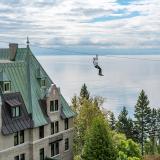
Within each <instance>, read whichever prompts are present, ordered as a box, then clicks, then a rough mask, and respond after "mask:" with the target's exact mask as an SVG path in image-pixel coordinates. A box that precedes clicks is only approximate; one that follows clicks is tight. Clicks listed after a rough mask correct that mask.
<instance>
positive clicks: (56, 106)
mask: <svg viewBox="0 0 160 160" xmlns="http://www.w3.org/2000/svg"><path fill="white" fill-rule="evenodd" d="M54 102H55V111H58V100H55V101H54Z"/></svg>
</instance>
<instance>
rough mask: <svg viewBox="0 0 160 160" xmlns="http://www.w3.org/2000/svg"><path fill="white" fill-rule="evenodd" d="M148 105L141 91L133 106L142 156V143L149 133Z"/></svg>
mask: <svg viewBox="0 0 160 160" xmlns="http://www.w3.org/2000/svg"><path fill="white" fill-rule="evenodd" d="M148 105H149V100H148V97H147V95H146V94H145V92H144V91H143V90H142V91H141V93H140V95H139V97H138V100H137V104H136V106H135V114H134V116H135V119H136V121H135V125H136V130H137V131H138V137H137V138H138V139H139V142H140V143H141V153H142V155H143V154H144V141H145V140H146V138H147V134H148V132H149V127H148V125H149V122H150V114H151V109H150V107H149V106H148Z"/></svg>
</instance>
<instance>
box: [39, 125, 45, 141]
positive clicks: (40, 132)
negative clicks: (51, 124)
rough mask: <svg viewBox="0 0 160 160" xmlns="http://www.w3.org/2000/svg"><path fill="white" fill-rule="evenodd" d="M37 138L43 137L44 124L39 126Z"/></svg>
mask: <svg viewBox="0 0 160 160" xmlns="http://www.w3.org/2000/svg"><path fill="white" fill-rule="evenodd" d="M39 138H44V126H40V127H39Z"/></svg>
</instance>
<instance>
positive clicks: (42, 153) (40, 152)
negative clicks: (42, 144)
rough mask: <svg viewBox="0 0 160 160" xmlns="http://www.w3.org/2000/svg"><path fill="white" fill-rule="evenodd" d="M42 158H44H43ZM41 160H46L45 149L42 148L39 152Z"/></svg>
mask: <svg viewBox="0 0 160 160" xmlns="http://www.w3.org/2000/svg"><path fill="white" fill-rule="evenodd" d="M41 156H42V157H41ZM39 159H40V160H44V148H41V149H40V150H39Z"/></svg>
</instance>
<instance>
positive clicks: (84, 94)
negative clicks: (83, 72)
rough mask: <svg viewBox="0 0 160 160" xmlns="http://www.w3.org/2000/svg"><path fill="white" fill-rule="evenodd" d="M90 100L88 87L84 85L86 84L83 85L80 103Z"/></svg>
mask: <svg viewBox="0 0 160 160" xmlns="http://www.w3.org/2000/svg"><path fill="white" fill-rule="evenodd" d="M89 98H90V93H89V92H88V90H87V86H86V84H85V83H84V84H83V85H82V88H81V91H80V96H79V100H80V103H83V100H84V99H87V100H89Z"/></svg>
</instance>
